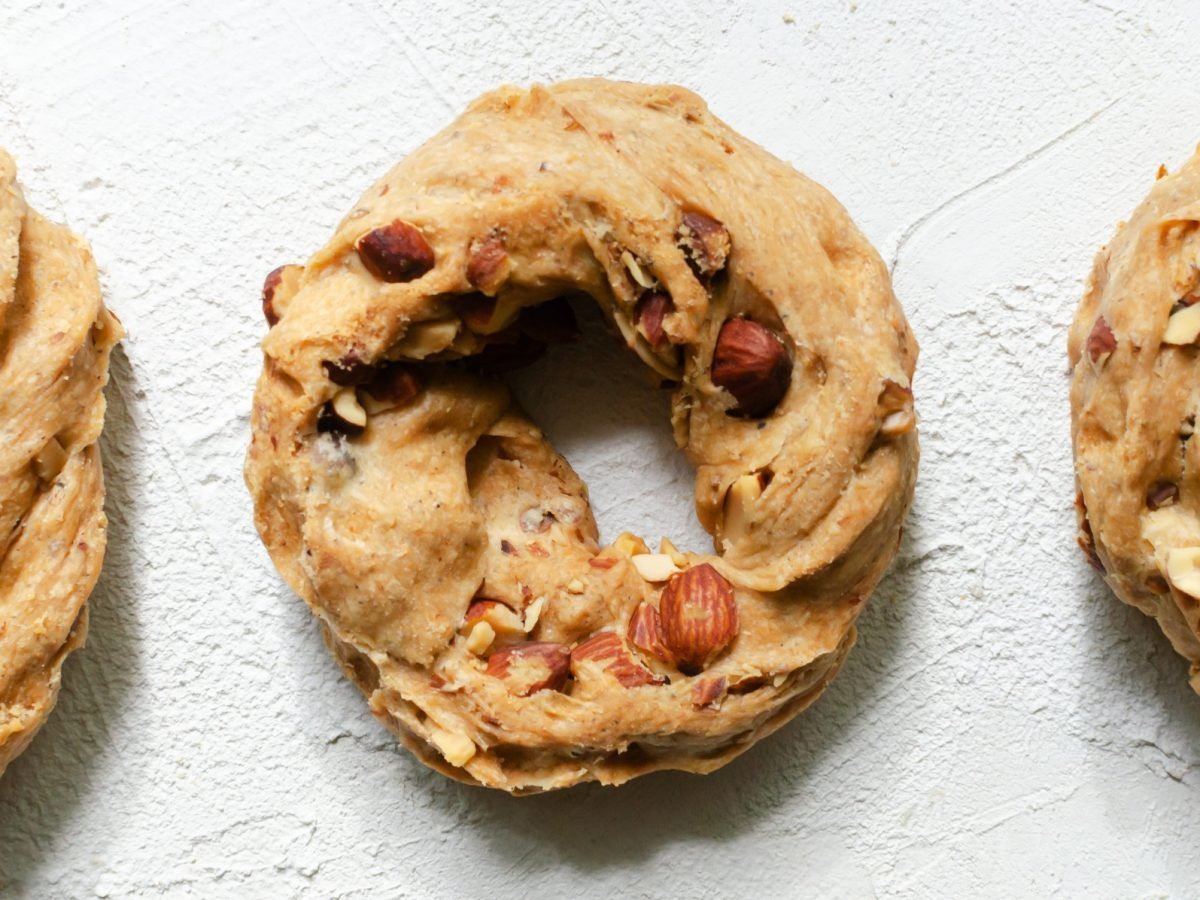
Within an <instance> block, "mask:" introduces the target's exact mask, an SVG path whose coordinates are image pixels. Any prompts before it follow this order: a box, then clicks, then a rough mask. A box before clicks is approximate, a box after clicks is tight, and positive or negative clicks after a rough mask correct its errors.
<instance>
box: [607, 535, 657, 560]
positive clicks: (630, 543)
mask: <svg viewBox="0 0 1200 900" xmlns="http://www.w3.org/2000/svg"><path fill="white" fill-rule="evenodd" d="M613 549H614V550H616V551H618V552H619V553H624V554H625V555H626V556H636V555H637V554H639V553H649V552H650V548H649V547H647V546H646V542H645V541H643V540H642V539H641V538H640V537H638V536H637V535H636V534H630V533H629V532H628V531H623V532H621V533H620V534H619V535H617V539H616V540H615V541H613Z"/></svg>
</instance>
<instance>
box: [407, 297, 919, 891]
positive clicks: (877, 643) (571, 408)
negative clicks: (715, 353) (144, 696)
mask: <svg viewBox="0 0 1200 900" xmlns="http://www.w3.org/2000/svg"><path fill="white" fill-rule="evenodd" d="M587 315H588V314H587V312H586V311H584V316H585V317H586V316H587ZM591 331H592V333H595V332H598V331H599V328H592V330H591ZM592 333H589V328H588V326H585V334H586V335H587V337H585V339H584V341H585V344H586V348H585V352H584V353H583V355H584V357H585V358H586V359H587V363H588V364H587V365H586V366H578V365H576V366H571V367H570V368H568V369H567V371H568V372H569V377H563V376H562V375H561V369H560V376H559V377H558V378H557V379H551V378H549V377H547V375H546V373H547V372H548V371H549V368H550V366H549V365H546V367H545V368H537V367H535V368H534V369H531V370H530V371H528V372H526V373H522V374H521V375H520V376H519V377H518V378H517V379H515V381H516V393H517V395H518V397H520V398H521V400H522V401H523V402H524V403H525V404H526V407H527V408H529V409H530V411H531V412H532V413H533V415H534V418H535V420H539V419H541V418H542V417H545V418H547V419H550V418H551V417H553V420H552V421H546V422H540V421H539V424H542V425H544V426H545V429H546V431H547V433H548V435H549V436H550V438H551V439H552V440H554V441H555V443H556V446H557V447H558V449H559V450H560V452H563V453H564V454H565V455H567V456H568V457H569V456H570V455H571V448H572V447H573V446H580V445H582V444H584V443H586V442H599V441H607V442H611V441H612V440H613V429H615V430H616V431H617V433H619V434H620V435H621V436H622V437H621V439H622V440H624V439H625V438H627V437H628V436H629V435H630V434H631V430H632V429H639V430H643V431H645V432H649V431H650V430H652V429H657V430H660V431H661V435H657V434H656V435H654V436H652V437H651V438H650V439H651V440H653V441H654V445H653V446H654V448H655V452H656V453H659V452H661V453H664V454H668V453H669V454H673V456H674V457H675V459H676V460H677V461H678V464H679V465H680V466H681V467H682V469H683V474H682V476H681V475H679V474H676V475H675V478H676V479H679V478H681V477H682V480H683V481H685V482H686V483H685V485H684V486H683V487H681V488H680V499H679V501H678V503H679V505H680V512H681V513H682V512H683V511H686V514H687V515H688V517H689V519H690V522H689V527H690V534H691V535H692V537H693V538H694V539H693V540H691V541H689V543H691V544H692V545H693V546H697V547H701V546H705V547H706V546H710V545H711V540H710V539H709V538H708V537H707V536H706V535H705V534H704V532H703V531H702V530H701V529H700V526H699V523H698V522H696V520H695V515H694V512H692V510H691V499H692V498H691V483H692V479H693V478H694V471H693V470H692V469H691V467H690V466H688V464H687V462H686V460H685V459H684V458H683V454H682V453H680V452H679V451H678V450H676V449H675V447H674V443H673V441H672V440H671V437H670V432H669V426H668V424H667V415H668V412H667V404H666V401H665V398H664V396H663V394H664V392H661V391H657V390H656V389H655V388H654V387H652V386H651V381H650V380H649V379H645V378H642V379H641V380H640V381H639V376H640V375H641V374H642V373H641V372H638V371H637V370H638V369H639V368H641V364H640V363H639V362H638V361H637V360H636V359H634V358H633V357H632V356H631V355H630V354H628V353H627V352H626V351H625V350H624V348H622V347H620V346H616V347H615V348H614V349H612V350H611V351H610V350H609V349H605V347H604V345H603V344H602V343H601V344H597V343H596V342H597V341H600V342H603V341H611V342H612V343H613V344H614V345H615V344H616V343H617V342H615V341H612V339H611V338H608V337H606V336H604V335H601V336H600V337H599V338H597V337H593V336H592ZM559 352H560V353H561V351H559ZM597 355H598V356H600V357H601V359H600V360H598V361H597V360H596V359H595V357H596V356H597ZM556 362H557V363H558V365H559V366H563V363H564V362H565V360H564V359H563V357H562V356H561V355H560V356H557V357H555V356H554V355H552V356H551V359H550V360H549V361H548V363H549V364H554V363H556ZM614 367H622V368H624V369H625V370H626V371H625V372H623V373H617V372H616V371H615V369H614ZM629 370H633V374H630V372H629ZM563 382H569V384H563ZM597 409H598V410H601V411H603V412H602V414H601V415H596V414H594V413H592V412H591V411H592V410H597ZM547 411H549V414H550V415H546V412H547ZM660 444H661V448H660V446H659V445H660ZM581 474H583V475H584V477H585V479H586V478H587V473H586V471H584V472H581ZM642 483H643V484H644V479H642ZM667 505H669V503H668V504H667ZM675 512H676V510H675V509H674V507H673V506H672V507H671V508H670V509H669V510H668V511H667V514H668V515H670V514H672V513H675ZM597 518H598V519H601V520H603V518H604V510H603V509H602V508H598V509H597ZM617 518H619V516H618V517H617ZM920 518H921V510H920V502H919V495H918V501H917V502H916V503H915V505H914V509H913V511H912V513H911V514H910V516H909V519H908V525H907V526H906V533H905V537H904V540H903V543H902V545H901V549H900V553H899V555H898V557H897V560H896V562H895V563H894V564H893V566H892V568H891V570H890V571H889V573H888V574H887V575H886V576H885V578H884V579H883V581H882V582H881V584H880V586H879V588H878V589H877V590H876V592H875V594H874V596H873V598H872V600H871V602H870V603H868V604H867V607H866V609H865V610H864V612H863V614H862V616H861V618H860V620H859V639H858V644H857V646H856V647H855V648H854V649H853V650H852V651H851V653H850V655H849V657H848V659H847V661H846V663H845V665H844V667H843V669H842V671H841V673H840V674H839V675H838V677H837V678H835V679H834V681H833V682H832V684H831V685H830V686H829V688H828V689H827V690H826V692H825V694H824V696H822V697H821V698H819V699H818V700H817V701H816V702H815V703H814V705H813V706H812V707H811V708H810V709H809V710H807V711H806V712H803V713H801V714H800V715H799V716H797V717H796V719H794V720H793V721H792V722H790V723H789V724H787V725H785V726H784V727H783V728H782V729H780V731H778V732H776V733H775V734H774V735H772V736H771V737H768V738H766V739H764V740H763V741H761V742H760V743H759V744H757V745H755V746H754V747H753V748H751V749H750V750H749V751H747V752H746V753H745V754H743V755H742V756H740V757H739V758H737V759H735V760H734V761H733V762H731V763H730V764H728V765H727V766H725V767H724V768H722V769H720V770H718V771H717V772H715V773H712V774H710V775H705V776H697V775H691V774H686V773H680V772H663V773H656V774H652V775H647V776H643V777H641V778H637V779H635V780H633V781H632V782H629V783H628V784H625V785H623V786H621V787H619V788H610V787H603V786H600V785H596V784H587V785H582V786H579V787H576V788H571V789H568V790H566V791H557V792H553V793H549V794H543V795H536V796H531V797H526V798H512V797H509V796H507V795H505V794H503V793H501V792H496V791H490V790H486V789H482V788H476V787H468V786H465V785H461V784H458V783H457V782H453V781H450V780H449V779H445V778H443V777H442V776H440V775H437V774H435V773H432V772H428V771H426V772H424V773H418V770H419V769H420V768H421V767H420V766H419V765H418V764H417V763H416V762H415V761H414V760H411V759H410V760H405V761H404V763H403V764H402V765H401V766H400V767H399V768H398V771H397V775H396V783H397V784H398V785H399V784H400V783H401V782H402V783H403V785H404V786H405V787H404V789H406V790H410V791H411V790H417V791H420V792H421V793H422V794H425V795H426V796H425V798H424V800H423V801H422V805H423V804H424V803H428V804H430V805H432V806H434V807H435V808H440V809H441V810H442V812H443V813H444V814H445V816H446V817H447V818H448V819H453V820H456V821H458V822H459V823H461V824H462V825H463V826H464V827H471V828H472V829H473V830H475V831H476V832H477V833H478V835H479V836H481V837H482V838H483V839H484V840H485V841H486V842H487V843H488V844H489V845H491V849H492V851H493V852H494V853H495V855H496V856H497V858H501V859H512V860H515V859H520V858H522V857H523V856H524V855H525V854H527V853H528V852H530V851H531V848H534V847H537V848H538V852H539V853H544V854H549V855H550V856H551V858H556V859H557V861H560V862H563V863H565V864H567V865H570V866H572V867H574V868H576V869H578V870H580V871H582V872H590V871H599V870H602V869H606V868H612V867H621V866H625V865H629V864H631V863H635V862H637V861H639V860H642V859H646V858H648V857H651V856H653V855H654V854H655V853H656V852H658V850H659V849H660V848H661V847H662V846H663V845H665V844H669V843H671V842H673V841H676V840H680V839H681V838H683V837H684V836H687V837H690V838H692V839H695V838H697V837H699V838H701V839H708V840H712V841H714V842H715V841H722V840H725V839H727V838H729V837H730V836H732V835H735V834H737V833H739V832H741V831H745V830H747V829H750V828H752V827H754V825H755V823H756V822H758V821H759V820H760V819H761V817H762V816H763V815H764V813H766V812H768V811H769V810H770V809H773V808H775V807H777V806H779V805H781V804H785V803H791V804H797V805H803V804H805V803H808V802H817V801H816V800H815V799H813V800H810V799H806V798H805V797H804V786H805V783H806V781H807V779H808V778H809V776H811V775H813V774H815V773H816V772H817V771H818V770H819V769H820V763H821V760H822V759H823V758H824V757H827V756H828V755H829V754H830V752H831V751H832V750H834V749H835V748H836V747H837V746H838V745H839V744H840V743H841V742H843V741H844V740H846V739H847V737H848V732H849V731H850V730H851V727H852V726H853V724H854V723H855V722H856V720H857V719H858V718H859V717H860V716H864V715H866V714H867V713H868V712H870V710H871V708H872V706H873V704H874V701H875V700H876V699H877V698H879V697H881V696H882V695H883V694H884V687H885V685H886V683H887V679H888V675H889V672H891V671H892V670H893V669H894V666H893V662H894V661H893V659H892V654H893V652H894V649H895V648H896V647H897V646H899V644H900V642H901V641H902V638H903V634H904V631H905V627H906V625H905V623H906V616H907V606H908V603H907V601H908V598H909V597H910V596H911V595H912V593H913V588H914V584H915V582H916V579H917V576H918V573H917V570H918V569H919V567H920V556H919V555H918V553H917V548H918V547H919V545H920V543H921V533H920V528H919V525H918V524H917V523H919V521H920ZM668 524H669V523H666V522H658V523H652V526H651V527H655V526H657V528H658V530H657V531H649V532H648V533H649V534H656V533H663V532H666V533H668V534H670V535H671V536H672V538H673V539H674V538H675V537H676V535H675V533H674V532H673V531H672V530H670V529H668V527H667V525H668ZM601 526H602V530H603V521H601ZM618 527H619V528H631V529H632V530H638V527H637V524H636V523H626V522H623V521H622V522H619V525H618ZM643 533H647V531H643ZM613 536H615V535H607V537H608V538H610V539H611V537H613ZM695 536H699V537H698V538H696V537H695ZM700 541H703V542H704V543H700ZM781 786H783V787H781Z"/></svg>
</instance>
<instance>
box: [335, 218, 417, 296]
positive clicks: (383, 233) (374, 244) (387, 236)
mask: <svg viewBox="0 0 1200 900" xmlns="http://www.w3.org/2000/svg"><path fill="white" fill-rule="evenodd" d="M354 249H355V250H357V251H358V256H359V258H360V259H361V260H362V262H363V265H364V266H366V267H367V270H368V271H369V272H370V273H371V274H372V275H374V276H375V277H376V278H378V279H379V280H380V281H387V282H391V283H397V282H402V281H412V280H413V279H414V278H420V277H421V276H422V275H424V274H425V273H426V272H428V271H429V270H430V269H432V268H433V265H434V256H433V248H432V247H430V246H429V242H428V241H427V240H425V235H423V234H421V232H420V231H419V230H418V229H417V228H416V226H414V225H410V224H409V223H408V222H405V221H402V220H400V219H397V220H396V221H394V222H392V224H390V225H384V226H382V227H380V228H376V229H375V230H374V231H368V232H367V233H366V234H364V235H363V236H362V237H360V238H359V239H358V240H357V241H356V242H355V244H354Z"/></svg>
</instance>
